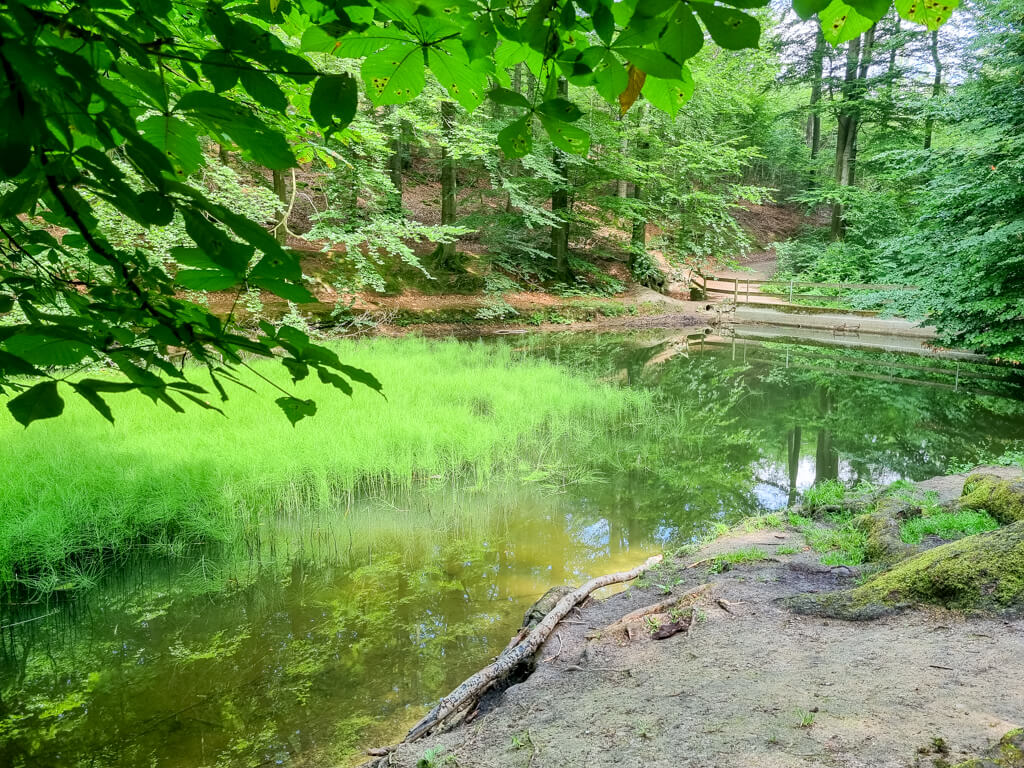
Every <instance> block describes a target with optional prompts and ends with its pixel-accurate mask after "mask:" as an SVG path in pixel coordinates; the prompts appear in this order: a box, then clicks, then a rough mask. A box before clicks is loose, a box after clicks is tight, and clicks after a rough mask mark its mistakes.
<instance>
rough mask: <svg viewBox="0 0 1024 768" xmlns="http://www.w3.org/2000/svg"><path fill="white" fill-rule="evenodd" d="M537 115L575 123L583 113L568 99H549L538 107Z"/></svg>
mask: <svg viewBox="0 0 1024 768" xmlns="http://www.w3.org/2000/svg"><path fill="white" fill-rule="evenodd" d="M537 113H538V114H541V115H544V116H546V117H551V118H554V119H555V120H561V121H562V122H564V123H575V122H576V121H577V120H579V119H580V118H581V117H583V112H582V111H580V108H579V107H577V106H576V105H575V104H573V103H572V102H571V101H569V100H568V99H561V98H559V99H548V100H547V101H545V102H543V103H542V104H540V105H539V106H538V107H537Z"/></svg>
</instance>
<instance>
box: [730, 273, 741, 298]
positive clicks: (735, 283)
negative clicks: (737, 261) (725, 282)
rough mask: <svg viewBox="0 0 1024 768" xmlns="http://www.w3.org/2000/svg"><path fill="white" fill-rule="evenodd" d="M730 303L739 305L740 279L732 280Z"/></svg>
mask: <svg viewBox="0 0 1024 768" xmlns="http://www.w3.org/2000/svg"><path fill="white" fill-rule="evenodd" d="M732 303H733V304H739V303H740V279H739V278H738V277H734V278H733V279H732Z"/></svg>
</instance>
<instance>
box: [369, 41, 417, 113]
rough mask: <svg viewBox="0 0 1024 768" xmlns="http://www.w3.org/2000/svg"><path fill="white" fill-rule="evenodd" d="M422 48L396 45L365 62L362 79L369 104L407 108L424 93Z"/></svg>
mask: <svg viewBox="0 0 1024 768" xmlns="http://www.w3.org/2000/svg"><path fill="white" fill-rule="evenodd" d="M420 51H421V49H420V46H418V45H416V44H414V43H405V42H396V43H392V44H391V45H389V46H388V47H387V48H385V49H384V50H383V51H380V52H379V53H375V54H373V55H372V56H369V57H367V58H366V59H365V60H364V61H363V67H362V70H361V71H362V76H363V82H364V83H365V84H366V91H367V93H368V94H369V96H370V100H371V101H372V102H373V103H374V104H375V105H377V106H380V105H382V104H404V103H405V102H407V101H410V100H412V99H413V98H414V97H415V96H417V95H418V94H419V92H420V91H422V90H423V85H424V83H425V80H424V74H423V73H424V65H423V56H422V55H421V54H420Z"/></svg>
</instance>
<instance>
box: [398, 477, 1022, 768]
mask: <svg viewBox="0 0 1024 768" xmlns="http://www.w3.org/2000/svg"><path fill="white" fill-rule="evenodd" d="M962 482H963V479H962V476H961V477H960V478H959V485H957V492H958V489H959V487H960V485H962ZM955 483H956V481H954V484H955ZM940 484H941V483H940ZM947 484H948V483H947ZM925 487H930V488H932V489H933V490H936V489H938V490H941V489H940V488H938V487H937V486H935V485H934V484H933V485H931V486H925ZM951 487H952V486H951ZM755 547H756V548H757V549H759V550H761V551H762V552H765V553H767V556H766V558H765V559H760V560H756V561H751V562H742V563H737V564H734V565H731V567H728V568H727V569H724V570H722V571H721V572H718V573H716V572H714V571H715V570H717V569H716V568H714V567H713V566H714V561H713V560H710V561H709V558H714V557H716V556H718V555H723V554H726V553H743V552H750V551H752V550H751V548H755ZM783 553H786V554H783ZM857 578H858V572H857V569H855V568H848V567H845V566H838V567H829V566H825V565H822V564H821V563H820V562H819V558H818V556H816V555H815V553H814V552H812V551H810V550H809V548H808V547H807V546H806V545H805V543H804V541H803V537H802V535H801V534H800V533H799V532H797V531H796V530H794V529H791V528H786V527H783V528H779V529H763V530H756V531H752V532H751V531H744V530H741V531H734V532H733V533H731V534H727V535H726V536H724V537H721V538H719V539H717V540H715V541H714V542H712V543H711V544H710V545H708V546H707V547H705V548H704V549H702V550H700V551H699V552H697V553H695V554H691V555H688V556H687V557H686V558H685V559H684V560H679V559H677V560H672V561H671V562H667V563H665V564H663V565H662V566H661V567H660V568H659V569H658V571H657V572H656V573H655V574H651V575H650V577H649V578H647V579H645V581H646V582H650V583H649V584H647V585H646V586H639V585H635V586H633V587H632V588H630V589H627V590H626V591H625V592H621V593H619V594H616V595H613V596H611V597H609V598H607V599H604V600H591V601H589V602H588V603H585V604H584V606H583V607H582V610H581V611H580V613H579V615H578V616H574V617H573V621H572V622H569V623H566V622H563V624H561V625H559V628H557V629H556V631H555V632H554V633H553V634H552V636H551V637H549V638H548V640H547V642H546V644H545V645H544V646H543V647H542V648H541V650H540V652H539V653H538V655H537V658H538V660H539V661H538V664H537V669H536V671H535V672H534V673H533V674H532V675H531V676H530V677H529V678H527V679H526V680H525V681H524V682H522V683H520V684H518V685H513V686H511V687H509V688H508V689H507V690H505V691H503V692H502V693H500V694H496V695H493V696H492V697H491V700H490V701H485V704H484V705H483V706H481V714H480V715H479V716H478V717H476V718H475V719H474V720H472V722H470V723H469V724H464V725H462V726H460V727H458V728H455V729H454V730H452V731H449V732H447V733H444V734H441V735H438V736H431V737H428V738H426V739H424V740H422V741H419V742H415V743H413V744H409V745H403V746H402V747H400V748H399V750H398V751H397V752H396V753H394V754H393V755H392V756H391V762H390V765H392V766H397V767H399V768H414V766H417V765H430V766H442V765H450V766H459V768H470V767H472V766H480V767H481V768H483V767H488V768H499V767H501V768H505V767H507V768H556V767H558V766H588V768H600V767H603V766H607V767H608V768H611V767H612V766H615V768H621V767H622V766H645V767H663V768H670V767H671V768H678V767H679V766H700V767H701V768H708V767H710V766H716V767H717V766H721V767H725V766H735V767H736V768H749V766H763V767H764V768H776V767H777V768H783V767H785V768H790V767H792V768H805V767H806V768H811V766H815V767H817V766H837V767H838V766H842V767H844V768H845V767H849V768H853V767H854V766H873V767H874V766H878V767H879V768H882V767H886V766H892V768H904V767H909V766H915V767H916V766H928V767H929V768H930V767H932V766H934V767H935V768H943V767H945V766H953V765H956V764H958V763H960V762H962V761H964V760H967V759H970V758H975V757H978V756H980V755H983V754H986V753H987V752H988V750H989V749H991V748H992V747H993V744H995V743H996V742H998V741H999V739H1000V738H1002V737H1003V736H1004V734H1007V733H1008V732H1009V731H1011V730H1013V729H1017V728H1021V727H1022V726H1024V677H1022V676H1021V675H1020V660H1021V659H1022V658H1024V620H1021V619H1018V620H1012V621H1009V620H1003V619H1001V618H984V617H970V616H967V615H964V614H962V613H954V612H950V611H946V610H944V609H940V608H919V609H916V610H912V611H908V612H905V613H902V614H897V615H893V616H889V617H887V618H883V619H877V620H875V621H868V622H845V621H838V620H835V619H831V620H830V619H822V618H815V617H812V616H801V615H796V614H794V613H792V612H790V611H789V610H788V609H787V608H786V607H785V605H784V604H783V603H782V602H781V599H782V598H785V597H787V596H790V595H794V594H797V593H806V592H826V591H831V590H835V589H840V588H844V587H848V586H853V585H854V584H855V583H856V581H857ZM654 582H657V583H654ZM705 584H706V585H709V587H708V588H707V589H706V591H705V592H703V593H702V596H701V598H700V600H699V602H698V603H697V604H696V606H695V614H694V615H695V619H694V621H693V623H692V624H691V626H690V628H689V630H688V631H687V632H685V633H680V634H676V635H674V636H672V637H670V638H668V639H664V640H654V639H651V636H650V632H649V631H646V630H645V627H644V626H643V624H642V623H635V624H633V625H631V631H630V632H629V633H628V634H627V633H626V632H624V631H621V630H619V631H615V632H605V633H601V630H602V628H605V627H608V625H609V624H611V623H612V622H614V621H615V620H617V619H618V618H620V617H621V616H623V615H624V614H625V613H627V612H630V611H633V610H635V609H637V608H638V607H642V606H646V605H650V604H652V603H655V602H658V601H660V600H663V599H665V589H671V591H672V594H675V595H682V594H683V593H684V592H686V591H688V590H691V589H693V588H695V587H698V586H700V585H705ZM663 585H664V586H663ZM595 635H596V636H595ZM588 637H589V638H590V639H588ZM430 750H433V751H430ZM424 755H427V756H428V757H431V761H429V762H417V761H419V760H421V759H423V758H424ZM985 765H992V766H994V765H1024V763H1018V762H1006V763H985Z"/></svg>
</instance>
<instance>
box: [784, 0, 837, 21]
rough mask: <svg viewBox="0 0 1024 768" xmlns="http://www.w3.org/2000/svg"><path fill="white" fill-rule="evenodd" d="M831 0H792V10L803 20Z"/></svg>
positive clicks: (817, 11) (819, 10) (820, 9)
mask: <svg viewBox="0 0 1024 768" xmlns="http://www.w3.org/2000/svg"><path fill="white" fill-rule="evenodd" d="M829 2H831V0H793V10H794V11H796V15H797V16H799V17H800V18H801V19H803V20H804V21H807V19H809V18H811V16H813V15H814V14H816V13H820V12H821V11H823V10H825V8H827V7H828V4H829Z"/></svg>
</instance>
